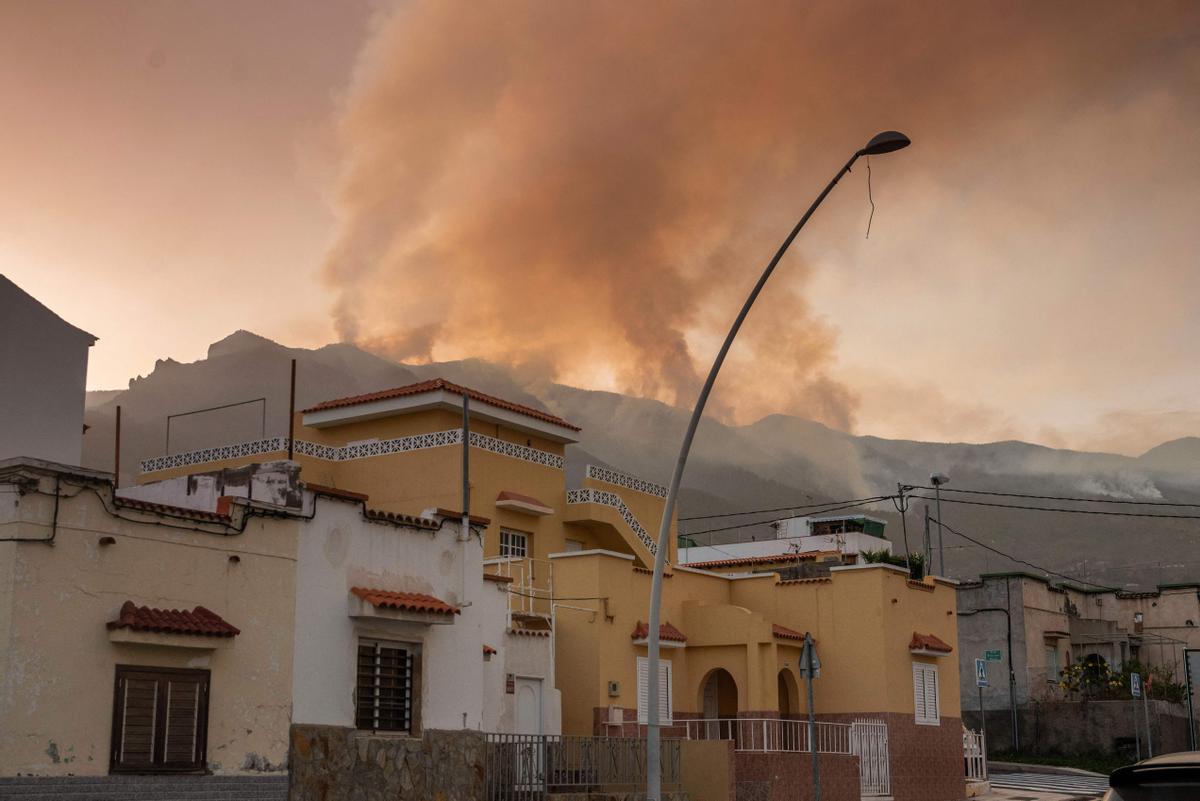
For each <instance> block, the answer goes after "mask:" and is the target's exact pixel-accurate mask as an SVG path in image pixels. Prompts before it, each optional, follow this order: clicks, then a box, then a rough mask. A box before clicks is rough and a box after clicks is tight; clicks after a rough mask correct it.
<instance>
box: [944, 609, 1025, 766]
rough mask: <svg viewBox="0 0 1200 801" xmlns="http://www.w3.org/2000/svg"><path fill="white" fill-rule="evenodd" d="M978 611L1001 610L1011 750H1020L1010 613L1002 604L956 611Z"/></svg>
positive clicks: (969, 613)
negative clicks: (1006, 665) (1006, 661)
mask: <svg viewBox="0 0 1200 801" xmlns="http://www.w3.org/2000/svg"><path fill="white" fill-rule="evenodd" d="M980 612H1003V613H1004V619H1005V621H1006V623H1007V625H1006V628H1007V630H1008V637H1007V639H1008V706H1009V711H1010V712H1011V715H1012V744H1013V751H1020V750H1021V736H1020V732H1019V730H1018V727H1017V672H1016V670H1014V669H1013V645H1012V614H1011V613H1010V612H1009V611H1008V610H1007V609H1005V608H1004V607H1003V606H983V607H980V608H979V609H966V610H963V611H962V612H959V613H958V616H959V617H964V616H967V615H975V614H978V613H980Z"/></svg>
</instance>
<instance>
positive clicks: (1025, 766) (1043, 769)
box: [987, 760, 1108, 779]
mask: <svg viewBox="0 0 1200 801" xmlns="http://www.w3.org/2000/svg"><path fill="white" fill-rule="evenodd" d="M987 764H988V772H989V773H991V772H992V771H993V770H995V771H1000V772H1002V773H1055V774H1059V775H1062V776H1092V777H1094V778H1099V779H1107V778H1108V776H1106V775H1105V774H1103V773H1093V772H1092V771H1090V770H1081V769H1079V768H1066V767H1060V766H1058V765H1035V764H1030V763H1028V762H993V761H991V760H988V763H987Z"/></svg>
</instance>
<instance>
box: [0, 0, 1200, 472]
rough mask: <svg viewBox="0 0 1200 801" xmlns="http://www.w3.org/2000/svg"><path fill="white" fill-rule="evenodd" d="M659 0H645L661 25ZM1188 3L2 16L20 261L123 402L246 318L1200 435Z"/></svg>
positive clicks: (837, 420)
mask: <svg viewBox="0 0 1200 801" xmlns="http://www.w3.org/2000/svg"><path fill="white" fill-rule="evenodd" d="M647 8H652V9H653V10H652V11H647V10H646V9H647ZM1198 23H1200V7H1197V6H1196V5H1195V4H1193V3H1186V2H1185V3H1179V4H1172V3H1167V2H1155V3H1148V4H1129V3H1116V2H1113V3H1095V2H1089V3H1055V4H1044V3H1031V4H1017V3H1007V4H983V3H966V4H963V3H949V2H944V3H928V2H926V3H902V4H882V3H864V4H861V5H857V4H847V3H841V2H839V3H819V4H806V5H804V6H803V7H801V6H800V5H799V4H777V3H765V2H764V3H761V4H740V5H738V6H737V7H736V10H735V6H733V5H732V4H724V3H712V4H710V5H708V6H701V5H697V4H694V3H688V4H679V5H676V4H673V3H666V2H664V3H661V4H655V5H654V6H652V7H650V6H645V5H643V4H637V5H632V4H619V3H571V4H554V5H548V4H542V3H537V4H527V5H525V4H519V3H515V2H511V1H506V2H498V3H487V2H478V3H472V4H470V5H469V6H468V5H466V4H453V3H431V4H425V3H403V4H399V5H396V6H391V5H388V4H386V3H383V2H380V3H378V4H376V3H372V2H369V0H358V2H342V3H338V4H331V3H326V2H321V1H320V0H313V1H312V2H255V3H242V2H165V3H164V2H150V1H149V0H147V1H146V2H118V1H117V0H112V1H111V2H103V3H97V2H56V3H25V2H16V0H11V1H10V0H0V98H3V101H2V102H3V103H4V104H5V113H4V115H3V118H4V124H3V125H2V126H0V175H3V176H5V182H4V187H5V191H4V192H2V193H0V272H4V273H5V274H7V275H8V276H9V277H10V278H12V279H13V280H15V281H16V282H17V283H19V284H20V285H22V286H23V287H24V288H25V289H27V290H28V291H30V292H31V293H33V294H34V295H35V296H37V297H38V298H39V299H41V300H43V301H44V302H46V303H47V304H49V305H50V306H51V307H52V308H54V309H55V310H56V311H58V312H59V313H60V314H62V315H63V316H64V317H66V318H67V319H68V320H70V321H71V322H73V323H75V324H77V325H80V326H81V327H84V328H86V329H88V330H89V331H91V332H92V333H94V334H96V335H98V336H99V337H100V342H99V343H98V344H97V346H96V347H95V348H94V349H93V353H92V366H91V372H90V376H89V384H90V386H91V387H92V388H110V387H119V386H123V385H124V383H125V382H126V381H127V379H128V378H129V377H131V376H132V375H136V374H138V373H143V374H144V373H146V372H147V371H149V370H150V369H151V368H152V366H153V362H154V359H155V358H158V357H166V356H171V357H173V358H176V359H180V360H192V359H196V358H200V357H202V356H203V354H204V349H205V347H206V346H207V344H208V343H209V342H212V341H214V340H216V339H219V338H220V337H222V336H224V335H225V334H227V333H229V332H230V331H232V330H234V329H236V328H247V329H250V330H254V331H256V332H258V333H261V334H264V335H266V336H270V337H272V338H275V339H278V340H280V341H283V342H285V343H287V344H293V345H306V346H312V345H319V344H323V343H325V342H328V341H332V340H334V339H335V338H337V337H339V336H344V337H348V338H355V339H357V340H359V341H361V342H363V343H364V344H367V345H369V346H371V347H373V348H375V349H377V350H380V351H381V352H386V353H391V354H393V355H396V356H397V357H401V358H433V359H444V358H460V357H463V356H468V355H478V356H483V357H486V358H490V359H494V360H500V361H513V362H518V363H521V364H522V365H524V366H526V367H527V368H531V369H536V370H540V371H542V372H544V373H545V374H546V375H547V376H551V377H555V378H558V379H559V380H564V381H568V382H571V383H578V384H586V385H591V386H597V387H602V388H607V389H618V390H624V391H631V392H635V393H638V394H646V395H651V396H655V397H660V398H662V399H664V400H667V401H674V400H676V397H677V396H678V399H679V400H680V402H690V397H691V394H692V392H693V391H694V387H695V383H696V381H697V379H698V376H699V375H701V374H702V372H703V370H704V369H706V366H707V361H708V360H709V359H710V358H711V354H712V352H713V350H714V349H715V346H716V344H717V342H718V340H719V337H720V336H721V334H722V333H723V328H724V327H725V326H726V325H727V324H728V321H729V319H730V317H731V316H732V314H733V312H734V311H735V310H736V306H737V305H738V304H739V303H740V302H741V299H742V297H744V294H745V292H746V291H747V290H748V289H749V287H750V285H751V284H752V282H753V280H754V278H755V277H756V275H757V273H758V271H759V270H760V269H761V266H762V264H763V263H764V262H765V260H766V259H767V258H769V256H770V254H771V252H772V251H773V250H774V248H775V247H776V246H777V243H778V240H779V239H780V238H781V237H782V235H783V234H784V233H786V231H787V229H788V228H789V227H790V225H791V223H792V221H794V218H795V217H797V216H798V215H799V213H801V212H802V211H803V208H804V207H805V206H806V205H807V203H808V202H809V200H810V199H811V197H812V196H813V195H814V194H815V193H816V192H817V191H818V190H819V189H820V187H821V185H822V184H823V183H824V181H825V180H827V177H828V176H829V175H830V174H831V173H832V172H833V171H834V170H836V169H837V167H838V166H840V164H841V162H842V161H844V160H845V158H846V157H847V156H848V155H849V152H850V151H852V150H853V149H854V148H855V147H857V146H858V145H859V144H860V143H861V141H863V140H865V139H866V138H867V137H868V136H870V135H871V134H872V133H874V132H875V131H876V130H879V129H882V128H888V127H896V128H900V129H902V130H904V131H906V132H907V133H908V134H910V135H911V136H912V138H913V140H914V142H915V145H914V147H912V148H910V149H909V150H907V151H904V152H901V153H899V154H896V155H893V156H889V157H886V158H881V159H876V160H875V161H874V162H873V164H872V168H873V188H874V197H875V201H876V204H877V210H876V215H875V219H874V224H873V228H872V233H871V238H870V239H869V240H868V239H865V238H864V236H863V234H864V232H865V226H866V216H867V214H868V212H869V206H868V204H867V198H866V185H865V177H866V176H865V170H864V169H856V170H855V172H854V173H853V174H852V175H851V176H848V178H847V179H846V180H845V181H844V182H843V184H842V185H841V186H839V187H838V189H837V191H836V192H835V194H834V195H833V196H832V197H831V199H830V201H829V202H828V203H827V204H826V206H825V207H824V208H823V209H822V210H821V213H820V214H819V215H818V216H817V218H815V219H814V221H813V223H812V224H811V225H810V227H809V228H808V229H807V230H806V231H805V232H804V233H803V234H802V236H801V238H800V239H799V240H798V241H797V243H796V247H795V249H794V251H793V253H792V254H791V255H790V257H789V259H788V260H787V261H786V262H785V263H784V264H783V265H782V266H781V268H780V271H779V273H778V274H777V278H776V279H775V280H774V282H773V283H772V284H771V285H770V286H769V287H768V289H767V292H766V294H765V295H764V298H763V303H762V305H761V306H760V307H759V308H757V309H756V313H755V315H754V316H753V317H752V319H751V321H750V323H749V324H748V325H747V327H746V329H745V330H744V333H743V338H742V339H741V340H740V341H739V345H738V348H737V349H736V352H735V354H734V356H733V357H732V359H731V361H730V364H729V365H728V367H727V372H726V373H725V374H724V375H723V380H722V382H721V383H720V385H719V390H718V393H717V396H716V398H715V406H714V411H715V412H716V413H718V414H722V415H724V416H725V417H726V418H728V419H733V420H739V421H748V420H751V419H754V418H755V417H758V416H761V415H762V414H767V413H771V412H775V411H779V412H789V413H795V414H800V415H803V416H808V417H813V418H815V419H819V420H822V421H824V422H828V423H830V424H833V425H837V426H840V427H844V428H851V429H852V430H854V431H856V432H858V433H871V434H879V435H883V436H892V437H911V438H929V439H954V440H971V441H981V440H990V439H998V438H1009V437H1020V438H1023V439H1028V440H1032V441H1036V442H1042V443H1045V444H1050V445H1067V446H1071V447H1089V448H1102V449H1110V450H1116V451H1120V452H1126V453H1137V452H1140V451H1141V450H1144V449H1145V448H1147V447H1150V446H1152V445H1154V444H1157V443H1158V442H1160V441H1162V440H1164V439H1168V438H1171V437H1176V436H1182V435H1185V434H1192V435H1198V434H1200V400H1198V399H1200V373H1198V372H1197V370H1196V369H1195V365H1196V361H1197V359H1196V354H1197V349H1198V347H1200V313H1198V311H1197V310H1198V309H1200V271H1198V270H1197V269H1196V268H1197V265H1196V261H1197V254H1198V253H1200V228H1198V227H1197V225H1196V224H1195V220H1197V219H1200V193H1197V191H1196V189H1197V186H1198V180H1200V159H1198V158H1197V157H1196V154H1195V152H1194V151H1195V142H1196V134H1195V132H1196V130H1197V129H1198V126H1197V122H1200V24H1198Z"/></svg>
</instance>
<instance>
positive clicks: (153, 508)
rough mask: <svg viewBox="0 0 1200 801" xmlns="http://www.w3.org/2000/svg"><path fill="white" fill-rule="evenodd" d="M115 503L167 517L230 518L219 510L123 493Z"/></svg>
mask: <svg viewBox="0 0 1200 801" xmlns="http://www.w3.org/2000/svg"><path fill="white" fill-rule="evenodd" d="M115 505H116V506H119V507H124V508H127V509H137V510H138V511H139V512H154V513H155V514H161V515H166V516H167V517H187V518H191V519H193V520H208V521H211V522H213V523H228V522H229V520H230V518H229V515H225V514H219V513H217V512H202V511H200V510H199V509H188V508H187V507H186V506H172V505H171V504H168V503H151V502H150V501H139V500H137V499H136V498H126V497H123V496H121V495H118V496H117V497H116V499H115Z"/></svg>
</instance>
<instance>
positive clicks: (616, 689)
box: [608, 681, 621, 698]
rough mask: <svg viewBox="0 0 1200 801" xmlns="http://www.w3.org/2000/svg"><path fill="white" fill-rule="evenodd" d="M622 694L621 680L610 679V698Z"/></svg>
mask: <svg viewBox="0 0 1200 801" xmlns="http://www.w3.org/2000/svg"><path fill="white" fill-rule="evenodd" d="M620 695H621V682H619V681H610V682H609V683H608V697H609V698H617V697H618V696H620Z"/></svg>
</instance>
